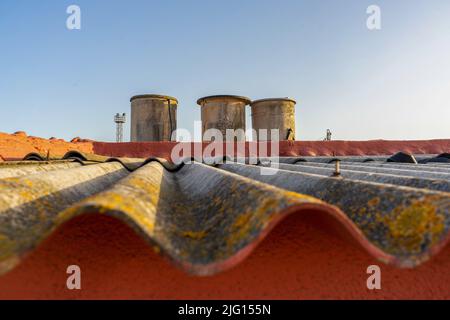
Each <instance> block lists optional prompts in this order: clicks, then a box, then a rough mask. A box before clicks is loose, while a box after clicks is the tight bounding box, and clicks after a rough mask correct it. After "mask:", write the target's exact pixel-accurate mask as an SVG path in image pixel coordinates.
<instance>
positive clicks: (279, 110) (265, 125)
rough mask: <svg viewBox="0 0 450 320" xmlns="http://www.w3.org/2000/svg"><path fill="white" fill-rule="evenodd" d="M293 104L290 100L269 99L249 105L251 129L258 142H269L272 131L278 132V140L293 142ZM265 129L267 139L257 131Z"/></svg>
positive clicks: (294, 102)
mask: <svg viewBox="0 0 450 320" xmlns="http://www.w3.org/2000/svg"><path fill="white" fill-rule="evenodd" d="M295 104H296V101H295V100H293V99H290V98H270V99H261V100H255V101H253V102H252V103H251V109H252V127H253V129H254V130H256V134H257V137H258V141H262V140H271V131H270V130H272V129H278V130H279V140H295ZM260 129H266V130H267V137H264V136H263V135H260V132H259V130H260Z"/></svg>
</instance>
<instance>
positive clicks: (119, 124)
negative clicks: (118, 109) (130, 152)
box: [114, 113, 126, 142]
mask: <svg viewBox="0 0 450 320" xmlns="http://www.w3.org/2000/svg"><path fill="white" fill-rule="evenodd" d="M114 122H115V123H116V142H123V124H124V123H125V122H126V114H125V113H122V115H120V113H116V115H115V116H114Z"/></svg>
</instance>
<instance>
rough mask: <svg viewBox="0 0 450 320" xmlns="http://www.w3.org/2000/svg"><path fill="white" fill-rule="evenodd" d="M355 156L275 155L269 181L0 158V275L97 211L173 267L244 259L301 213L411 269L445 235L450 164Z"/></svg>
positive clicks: (192, 169) (73, 159) (234, 168)
mask: <svg viewBox="0 0 450 320" xmlns="http://www.w3.org/2000/svg"><path fill="white" fill-rule="evenodd" d="M367 158H368V157H367ZM367 158H365V159H364V157H344V158H339V159H338V160H340V162H339V163H340V170H339V174H336V172H335V171H336V164H335V162H333V161H331V160H334V161H336V158H324V157H321V158H308V157H303V158H280V160H279V161H280V164H279V170H278V171H276V172H274V173H275V174H273V175H261V169H264V170H266V171H267V170H269V171H270V170H274V169H271V168H268V166H271V165H272V166H273V165H274V159H260V161H259V164H258V165H246V164H241V163H229V162H227V163H222V164H221V163H217V164H215V165H213V166H211V165H206V164H202V163H197V162H194V163H192V164H185V165H183V164H182V165H179V166H176V165H173V164H171V163H169V162H167V161H165V160H162V159H156V158H152V159H147V160H145V159H127V158H120V159H117V158H107V157H101V156H90V155H83V154H80V153H76V152H72V153H69V154H67V155H66V156H65V157H64V158H63V160H53V161H52V160H47V159H46V158H45V156H42V155H36V154H35V155H33V157H28V159H32V161H25V162H4V163H2V164H0V191H1V192H0V272H6V271H7V270H9V269H11V268H13V267H14V266H15V265H16V264H17V263H19V261H20V260H21V258H22V257H23V256H24V255H26V254H27V253H28V252H30V251H31V250H33V248H34V247H36V246H37V245H38V244H39V243H40V242H41V241H42V240H43V239H44V238H46V237H47V236H48V235H49V234H50V233H51V232H52V231H53V230H55V228H57V227H58V226H60V225H61V224H62V223H64V222H65V221H67V220H69V219H72V218H73V217H75V216H78V215H81V214H106V215H109V216H113V217H116V218H118V219H120V220H122V221H124V222H125V223H126V224H128V225H129V226H130V227H132V228H133V229H134V230H135V231H136V232H138V233H139V234H141V235H142V236H143V237H144V238H145V239H147V240H148V241H149V242H150V243H151V245H153V246H154V247H155V249H156V250H158V251H161V252H162V253H163V254H164V255H166V256H167V257H169V258H170V259H171V260H172V261H173V262H174V263H175V264H176V265H178V266H180V267H181V268H183V269H184V270H186V271H188V272H190V273H193V274H197V275H207V274H214V273H217V272H220V271H222V270H224V269H227V268H229V267H231V266H233V265H235V264H237V263H238V262H239V261H241V260H242V259H244V258H245V257H246V256H247V255H248V254H249V253H250V252H251V250H252V249H253V248H254V247H255V246H256V244H257V243H258V242H259V241H260V240H261V239H262V238H263V237H264V236H265V235H266V234H267V233H268V232H269V231H270V230H271V228H272V227H273V226H275V225H276V224H277V223H278V222H279V221H280V220H281V219H283V218H284V217H286V216H287V215H288V214H292V213H299V212H303V211H311V210H314V211H322V212H326V213H327V214H328V216H329V217H330V218H331V219H336V220H337V221H339V222H340V223H341V224H343V225H344V226H345V227H346V228H347V230H348V231H349V232H350V233H351V234H352V235H353V236H354V237H355V238H356V239H357V240H358V241H359V243H361V245H363V246H364V247H365V248H366V249H367V250H368V251H369V253H371V254H372V255H374V256H375V257H377V258H378V259H380V260H382V261H384V262H386V263H391V264H394V265H397V266H401V267H414V266H417V265H419V264H420V263H422V262H424V261H425V260H427V259H428V258H429V257H430V256H431V255H433V254H435V253H437V252H438V251H439V249H440V248H442V247H443V246H444V245H445V244H446V243H447V242H448V239H449V227H450V210H449V209H450V197H449V196H450V193H449V191H450V189H449V182H450V164H448V163H446V162H445V161H444V162H439V163H433V162H431V163H430V162H428V161H427V160H430V159H435V158H446V156H445V155H442V156H441V157H437V155H427V156H424V157H416V158H417V160H418V161H416V162H420V161H422V162H428V163H426V164H425V163H423V164H420V163H418V164H411V163H408V164H405V163H398V162H387V159H388V158H389V157H375V158H374V157H371V159H370V161H367V160H368V159H367ZM397 158H398V157H397ZM38 159H40V160H42V161H36V160H38ZM330 162H331V163H330ZM266 173H267V172H266Z"/></svg>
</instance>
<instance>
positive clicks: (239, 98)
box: [197, 94, 251, 106]
mask: <svg viewBox="0 0 450 320" xmlns="http://www.w3.org/2000/svg"><path fill="white" fill-rule="evenodd" d="M227 98H228V99H235V100H241V101H242V102H245V104H250V102H251V100H250V98H247V97H242V96H233V95H227V94H222V95H215V96H207V97H203V98H200V99H198V100H197V104H198V105H200V106H201V105H202V104H203V102H205V101H206V100H210V99H227Z"/></svg>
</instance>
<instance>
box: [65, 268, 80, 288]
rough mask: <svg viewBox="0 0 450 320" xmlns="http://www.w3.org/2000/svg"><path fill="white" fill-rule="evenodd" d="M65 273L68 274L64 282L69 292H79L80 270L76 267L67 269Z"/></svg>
mask: <svg viewBox="0 0 450 320" xmlns="http://www.w3.org/2000/svg"><path fill="white" fill-rule="evenodd" d="M66 273H67V274H69V277H67V281H66V287H67V289H69V290H81V268H80V267H79V266H77V265H71V266H68V267H67V270H66Z"/></svg>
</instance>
